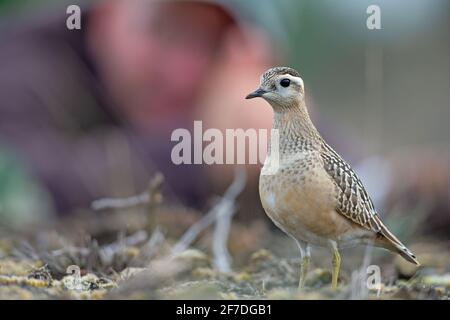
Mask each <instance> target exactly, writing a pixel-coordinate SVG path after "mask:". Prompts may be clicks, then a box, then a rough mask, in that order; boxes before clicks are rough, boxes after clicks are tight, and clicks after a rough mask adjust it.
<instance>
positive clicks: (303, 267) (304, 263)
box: [298, 255, 311, 289]
mask: <svg viewBox="0 0 450 320" xmlns="http://www.w3.org/2000/svg"><path fill="white" fill-rule="evenodd" d="M310 260H311V259H310V257H309V256H307V255H305V256H303V257H302V258H301V261H300V280H299V282H298V288H299V289H301V288H303V286H304V285H305V280H306V275H307V274H308V269H309V262H310Z"/></svg>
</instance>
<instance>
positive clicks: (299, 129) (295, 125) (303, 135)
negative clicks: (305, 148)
mask: <svg viewBox="0 0 450 320" xmlns="http://www.w3.org/2000/svg"><path fill="white" fill-rule="evenodd" d="M273 128H274V129H276V130H278V133H279V137H280V144H281V145H283V144H285V143H288V142H292V141H299V140H303V141H307V142H309V143H311V144H316V143H320V142H321V141H322V137H321V136H320V134H319V132H318V131H317V129H316V127H315V126H314V124H313V123H312V121H311V118H310V117H309V114H308V110H307V108H306V105H305V103H304V101H302V102H299V103H298V104H296V105H295V106H291V107H289V108H274V117H273Z"/></svg>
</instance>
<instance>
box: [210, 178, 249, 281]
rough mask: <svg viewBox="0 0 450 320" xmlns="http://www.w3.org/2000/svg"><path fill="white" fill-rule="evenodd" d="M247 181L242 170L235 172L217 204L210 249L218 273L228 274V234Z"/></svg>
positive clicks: (229, 269)
mask: <svg viewBox="0 0 450 320" xmlns="http://www.w3.org/2000/svg"><path fill="white" fill-rule="evenodd" d="M246 181H247V176H246V172H245V170H244V169H241V170H236V173H235V178H234V181H233V183H232V184H231V186H230V187H229V188H228V190H227V192H226V193H225V195H224V197H223V198H222V201H221V202H220V203H219V204H220V206H219V208H218V214H217V220H216V225H215V228H214V234H213V243H212V249H213V254H214V266H215V267H216V268H217V270H218V271H220V272H230V271H231V267H230V265H231V263H230V260H231V258H230V254H229V252H228V248H227V242H228V236H229V233H230V227H231V220H232V217H233V215H234V213H235V212H236V205H235V201H236V198H237V196H238V195H239V194H240V193H241V192H242V190H243V189H244V187H245V184H246Z"/></svg>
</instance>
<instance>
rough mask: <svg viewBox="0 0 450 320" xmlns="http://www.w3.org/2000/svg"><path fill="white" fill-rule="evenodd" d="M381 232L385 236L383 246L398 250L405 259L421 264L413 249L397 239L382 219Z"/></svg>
mask: <svg viewBox="0 0 450 320" xmlns="http://www.w3.org/2000/svg"><path fill="white" fill-rule="evenodd" d="M380 226H381V230H380V234H381V236H382V237H383V240H384V241H382V246H383V247H385V248H386V249H388V250H391V251H394V252H397V253H398V254H400V255H401V256H402V257H403V258H404V259H405V260H407V261H409V262H411V263H414V264H416V265H418V266H419V265H420V263H419V261H418V260H417V257H416V256H415V255H414V253H412V251H411V250H409V249H408V248H407V247H406V246H405V245H404V244H403V243H402V242H401V241H400V240H398V239H397V237H396V236H394V235H393V234H392V233H391V232H390V231H389V230H388V228H386V226H385V225H384V224H383V223H382V222H381V220H380Z"/></svg>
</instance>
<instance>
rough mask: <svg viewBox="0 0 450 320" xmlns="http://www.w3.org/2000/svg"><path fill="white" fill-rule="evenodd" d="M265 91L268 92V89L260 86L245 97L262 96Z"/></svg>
mask: <svg viewBox="0 0 450 320" xmlns="http://www.w3.org/2000/svg"><path fill="white" fill-rule="evenodd" d="M264 93H267V91H266V90H263V89H261V88H259V89H256V90H255V91H253V92H252V93H250V94H248V95H247V96H246V97H245V99H253V98H258V97H262V96H263V94H264Z"/></svg>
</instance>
